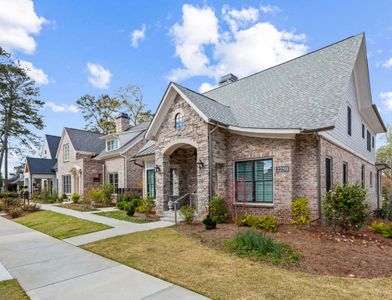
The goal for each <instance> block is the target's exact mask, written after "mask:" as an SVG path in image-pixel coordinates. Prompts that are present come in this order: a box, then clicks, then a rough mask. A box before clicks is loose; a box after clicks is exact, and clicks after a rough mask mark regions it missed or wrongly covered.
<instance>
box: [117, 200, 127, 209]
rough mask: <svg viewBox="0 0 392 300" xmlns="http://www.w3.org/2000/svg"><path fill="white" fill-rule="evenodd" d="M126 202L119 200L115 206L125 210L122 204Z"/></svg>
mask: <svg viewBox="0 0 392 300" xmlns="http://www.w3.org/2000/svg"><path fill="white" fill-rule="evenodd" d="M126 203H127V202H126V201H119V202H117V203H116V206H117V208H118V209H119V210H125V209H124V206H125V204H126Z"/></svg>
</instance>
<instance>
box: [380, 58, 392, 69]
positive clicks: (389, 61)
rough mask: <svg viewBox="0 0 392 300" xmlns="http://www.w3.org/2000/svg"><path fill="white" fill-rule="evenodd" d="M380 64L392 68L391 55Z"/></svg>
mask: <svg viewBox="0 0 392 300" xmlns="http://www.w3.org/2000/svg"><path fill="white" fill-rule="evenodd" d="M382 66H383V67H384V68H392V57H391V58H390V59H387V60H386V61H385V62H384V63H383V64H382Z"/></svg>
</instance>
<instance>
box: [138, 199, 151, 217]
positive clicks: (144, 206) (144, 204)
mask: <svg viewBox="0 0 392 300" xmlns="http://www.w3.org/2000/svg"><path fill="white" fill-rule="evenodd" d="M154 208H155V201H154V198H151V197H144V198H143V199H142V200H141V203H140V205H139V206H138V207H137V208H136V211H137V212H138V213H142V214H145V215H146V217H148V216H149V215H150V214H151V213H152V212H153V210H154Z"/></svg>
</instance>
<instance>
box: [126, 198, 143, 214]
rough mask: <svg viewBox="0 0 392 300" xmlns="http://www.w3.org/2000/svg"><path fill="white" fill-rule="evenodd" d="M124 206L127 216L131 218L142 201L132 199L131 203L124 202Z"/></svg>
mask: <svg viewBox="0 0 392 300" xmlns="http://www.w3.org/2000/svg"><path fill="white" fill-rule="evenodd" d="M125 203H126V204H125V205H124V206H125V208H124V210H126V212H127V215H128V216H133V215H134V214H135V212H136V209H138V207H139V206H140V205H141V204H142V199H140V198H134V199H132V201H131V202H125Z"/></svg>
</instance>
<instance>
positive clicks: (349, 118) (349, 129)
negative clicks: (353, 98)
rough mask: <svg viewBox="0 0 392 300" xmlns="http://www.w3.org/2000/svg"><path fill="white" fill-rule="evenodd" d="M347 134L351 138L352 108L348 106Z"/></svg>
mask: <svg viewBox="0 0 392 300" xmlns="http://www.w3.org/2000/svg"><path fill="white" fill-rule="evenodd" d="M347 134H348V135H350V136H351V107H350V106H347Z"/></svg>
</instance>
